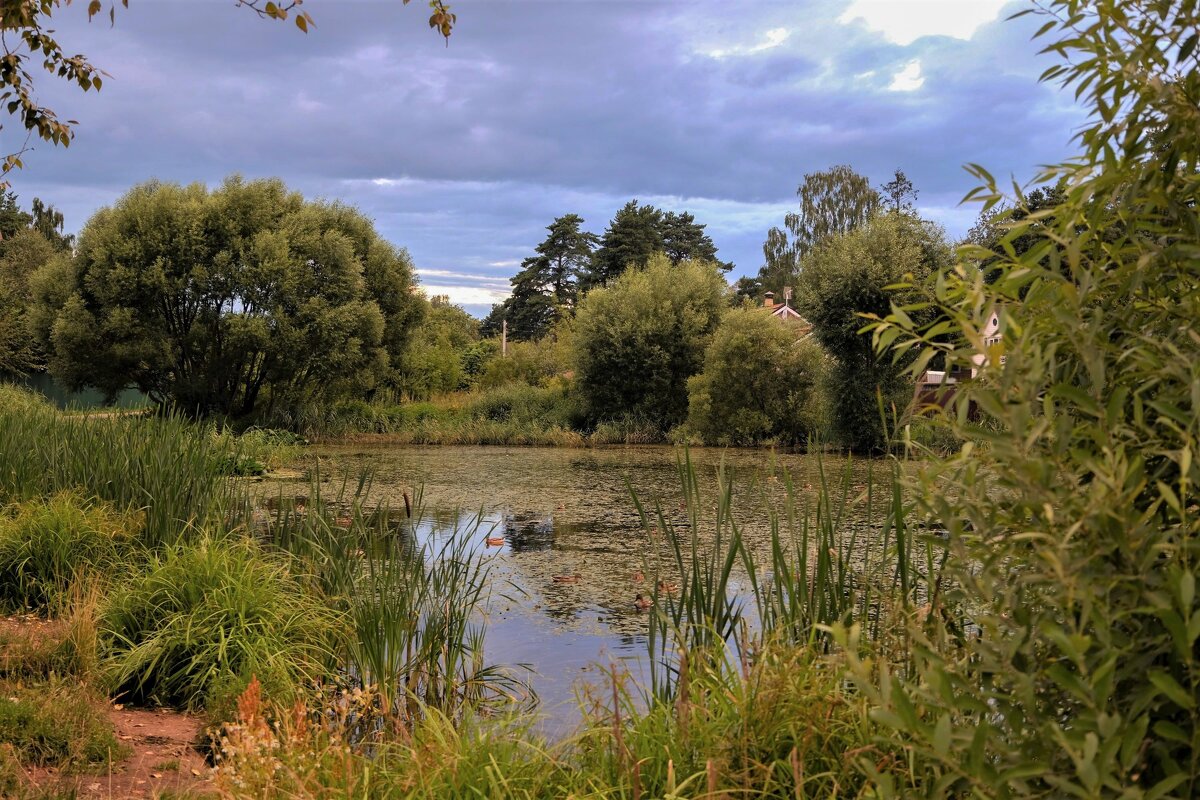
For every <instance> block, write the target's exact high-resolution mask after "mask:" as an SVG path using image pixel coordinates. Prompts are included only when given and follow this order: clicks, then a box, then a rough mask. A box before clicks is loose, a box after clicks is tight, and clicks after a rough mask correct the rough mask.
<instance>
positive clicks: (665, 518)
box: [631, 450, 938, 700]
mask: <svg viewBox="0 0 1200 800" xmlns="http://www.w3.org/2000/svg"><path fill="white" fill-rule="evenodd" d="M851 469H852V464H851V462H850V460H849V459H847V461H846V463H845V468H844V470H843V472H842V475H841V478H840V480H838V481H837V482H834V481H832V480H831V479H830V476H829V475H828V474H827V472H826V470H825V466H824V460H823V459H822V458H820V457H819V458H818V460H817V481H818V483H817V486H816V487H815V489H813V488H812V487H810V491H804V492H801V491H799V490H798V489H797V486H796V484H795V482H794V481H793V479H792V476H791V475H790V474H788V472H787V471H786V470H785V471H783V472H782V475H781V476H779V478H778V479H779V480H780V481H781V482H782V485H783V488H784V498H783V502H782V504H781V506H782V507H779V505H777V504H775V503H772V502H770V501H769V500H768V499H767V498H765V497H764V498H762V502H763V505H764V506H765V508H766V514H767V517H768V520H769V531H768V543H767V548H766V549H767V556H766V557H765V559H764V558H763V557H762V555H761V549H760V548H755V547H754V546H752V545H751V543H749V542H747V540H746V538H745V536H744V534H743V530H742V525H741V523H739V522H738V515H736V514H735V513H734V507H735V504H736V503H738V502H745V499H744V498H735V496H734V489H733V486H734V482H733V480H732V476H731V475H730V474H729V472H728V471H727V470H726V469H725V468H724V467H723V466H722V467H720V468H718V469H717V473H716V476H715V477H716V481H715V490H714V492H713V496H712V497H711V498H708V497H705V496H704V493H703V491H702V484H701V481H700V480H699V476H698V474H697V469H696V467H695V466H694V465H693V464H692V462H691V457H690V454H689V453H688V451H686V450H684V451H683V455H682V456H681V458H680V460H679V464H678V474H679V481H680V485H681V487H682V489H683V497H684V505H685V507H686V512H687V513H686V517H687V519H686V522H683V523H677V522H675V520H674V519H673V518H672V517H671V516H669V515H667V514H665V513H664V511H663V509H662V506H661V504H656V505H655V506H653V507H652V508H649V509H648V508H647V506H646V505H644V504H643V503H642V502H641V500H640V499H639V498H638V497H637V495H636V493H634V503H635V505H636V506H637V508H638V511H639V513H640V514H641V516H642V521H643V524H644V525H645V527H646V529H647V530H648V531H649V532H650V538H651V544H652V547H651V548H650V549H651V551H652V552H653V551H656V550H658V549H659V547H658V542H657V541H656V540H658V539H661V540H662V542H664V543H665V545H666V547H665V550H666V552H667V553H668V557H667V559H666V562H665V564H664V563H655V564H650V565H648V574H649V575H650V576H652V581H651V583H650V587H651V594H652V599H653V601H654V613H652V614H651V615H650V621H649V625H648V635H647V642H648V647H649V651H650V659H651V686H650V693H651V695H652V696H653V697H655V698H659V699H660V700H669V699H670V698H672V697H674V696H675V693H676V692H677V691H678V688H679V687H678V681H679V679H680V673H681V669H682V666H681V660H683V659H686V658H689V657H694V656H691V655H690V654H699V655H701V656H703V657H704V658H713V657H714V656H716V655H720V657H721V658H722V659H726V660H729V659H732V660H733V661H735V662H736V661H740V660H745V659H747V658H752V657H753V654H754V653H755V652H757V651H758V650H761V649H762V648H763V647H764V646H765V643H767V642H770V643H772V644H773V645H780V644H784V645H788V646H793V647H804V648H815V649H816V650H818V651H820V652H830V651H831V650H833V649H834V639H833V636H832V634H831V631H830V628H831V626H834V625H854V624H861V625H862V626H863V628H864V631H865V632H866V633H867V634H868V638H869V639H871V640H880V639H883V638H886V634H887V633H888V631H887V630H886V629H885V626H887V625H889V623H890V622H892V621H894V619H895V618H896V616H895V613H896V611H897V609H899V610H901V611H902V610H903V609H905V608H909V607H911V606H912V605H913V604H914V603H919V602H922V599H923V598H926V597H928V595H929V593H930V576H936V574H937V571H938V570H937V567H938V565H937V564H935V563H934V562H935V559H934V555H933V553H934V550H933V548H932V547H931V546H929V545H928V544H926V545H925V546H924V547H918V546H917V544H916V542H917V539H916V537H915V536H914V535H913V533H912V532H911V531H910V529H909V525H908V522H907V520H908V519H909V516H910V513H911V509H910V507H909V506H908V505H906V504H905V501H904V494H903V491H902V489H901V479H902V476H901V474H900V467H899V465H894V466H893V468H892V471H891V473H890V474H889V475H888V476H887V479H886V484H885V485H886V488H887V489H888V491H887V492H886V495H885V496H884V497H882V498H879V497H877V494H878V491H877V488H876V484H877V480H876V478H875V477H874V467H873V466H872V467H870V468H869V473H868V479H867V486H866V488H865V490H864V491H862V493H861V495H859V496H852V495H851ZM631 491H632V490H631ZM706 503H709V504H710V505H711V507H712V508H713V509H714V514H713V516H712V517H711V521H712V524H711V527H710V528H708V529H707V530H706V525H705V519H706V517H705V516H704V515H703V513H702V511H703V509H704V506H705V504H706ZM852 507H856V511H857V512H858V513H856V514H855V515H853V521H852V515H851V513H850V511H851V508H852Z"/></svg>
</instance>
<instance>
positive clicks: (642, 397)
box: [575, 253, 728, 430]
mask: <svg viewBox="0 0 1200 800" xmlns="http://www.w3.org/2000/svg"><path fill="white" fill-rule="evenodd" d="M727 291H728V287H727V285H726V283H725V280H724V279H723V278H722V277H721V273H720V270H719V269H718V268H717V266H716V265H715V264H712V263H709V262H704V261H684V262H682V263H680V264H672V263H671V260H670V259H669V258H667V257H666V256H665V255H663V254H661V253H659V254H656V255H654V256H652V257H651V258H650V260H649V262H648V263H647V264H646V266H645V267H644V268H640V269H631V270H629V271H627V272H625V273H623V274H622V275H620V276H619V277H618V278H616V279H615V280H614V281H613V282H612V283H611V284H610V285H608V286H605V287H600V288H597V289H594V290H593V291H591V292H590V293H588V294H587V295H586V296H585V297H584V298H583V301H582V302H581V303H580V304H579V313H578V315H577V317H576V324H575V352H576V361H577V370H576V380H577V381H578V384H579V389H580V392H581V394H582V395H583V398H584V400H585V402H586V403H587V405H588V412H589V415H590V417H591V418H592V420H606V419H616V418H621V417H637V418H640V419H642V420H644V421H646V422H649V423H651V424H656V425H658V426H660V427H661V428H663V429H664V430H665V429H667V428H669V427H671V426H673V425H677V424H679V423H680V422H682V421H683V420H684V418H685V417H686V416H687V402H688V401H687V379H688V378H690V377H691V376H693V375H695V374H696V373H697V372H699V371H700V368H701V366H702V365H703V362H704V350H705V348H706V347H707V346H708V341H709V339H710V337H711V336H712V332H713V331H714V330H715V329H716V327H717V323H718V322H719V320H720V316H721V312H722V311H723V310H724V308H725V306H726V299H725V294H726V292H727Z"/></svg>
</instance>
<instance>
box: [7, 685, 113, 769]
mask: <svg viewBox="0 0 1200 800" xmlns="http://www.w3.org/2000/svg"><path fill="white" fill-rule="evenodd" d="M101 702H102V700H101V698H99V697H97V696H96V695H95V693H94V692H93V691H92V690H90V689H87V688H85V687H83V686H81V685H79V684H71V683H66V682H62V681H50V682H47V683H42V684H39V685H37V686H35V687H25V686H19V685H16V684H11V683H5V684H0V746H2V745H8V746H10V747H11V748H12V752H13V753H14V754H15V755H16V757H17V759H18V760H19V761H20V762H21V763H22V764H25V765H28V766H35V767H59V768H86V767H95V766H100V765H103V764H107V763H109V762H111V761H112V760H114V759H118V758H120V757H122V756H123V755H124V747H123V746H122V745H121V743H120V742H118V741H117V738H116V736H114V735H113V730H112V725H111V724H110V723H109V722H108V720H107V719H106V718H105V716H104V712H103V711H102V710H101V705H100V704H101Z"/></svg>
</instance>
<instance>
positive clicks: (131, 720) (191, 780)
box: [30, 705, 214, 800]
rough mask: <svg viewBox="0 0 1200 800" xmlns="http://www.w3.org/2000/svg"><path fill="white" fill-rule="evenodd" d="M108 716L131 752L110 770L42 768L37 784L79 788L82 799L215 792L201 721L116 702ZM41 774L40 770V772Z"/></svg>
mask: <svg viewBox="0 0 1200 800" xmlns="http://www.w3.org/2000/svg"><path fill="white" fill-rule="evenodd" d="M108 716H109V719H110V720H111V721H112V724H113V730H114V731H115V733H116V736H117V739H119V740H120V742H121V744H123V745H125V746H126V747H128V748H129V749H130V751H131V753H130V755H129V757H128V758H125V759H124V760H122V761H120V762H117V763H115V764H113V766H112V770H111V771H110V772H105V773H102V774H98V773H90V774H85V775H68V774H58V773H57V772H56V771H54V770H38V771H35V772H34V773H33V774H31V775H30V779H31V782H32V783H33V784H34V785H35V786H47V787H48V786H56V787H63V788H65V787H64V784H65V785H66V786H67V787H74V788H75V790H76V792H77V797H79V798H81V800H83V799H84V798H87V799H88V800H118V799H119V798H126V797H128V798H136V797H145V798H151V797H157V796H159V795H161V794H163V793H164V792H171V793H173V794H175V795H183V796H187V797H209V796H213V795H214V791H213V789H212V785H211V783H210V780H209V775H210V773H211V769H210V767H209V766H208V764H207V763H205V761H204V756H203V754H201V753H200V751H199V750H197V749H196V742H197V741H199V737H200V731H201V727H202V725H203V723H202V721H201V720H200V719H199V718H198V717H193V716H190V715H187V714H180V713H178V712H175V711H167V710H158V711H151V710H147V709H130V708H123V707H121V706H119V705H114V706H111V707H110V708H109V711H108ZM39 773H40V774H39Z"/></svg>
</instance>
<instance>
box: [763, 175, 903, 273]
mask: <svg viewBox="0 0 1200 800" xmlns="http://www.w3.org/2000/svg"><path fill="white" fill-rule="evenodd" d="M896 174H897V176H898V177H899V176H900V175H902V173H900V171H899V170H897V173H896ZM796 195H797V196H798V197H799V198H800V207H799V209H797V210H796V211H793V212H790V213H789V214H787V216H785V217H784V226H785V227H786V228H787V230H786V231H784V230H782V229H780V228H771V230H770V231H768V232H767V240H766V242H764V243H763V266H762V269H761V270H760V271H759V281H760V283H761V284H762V287H763V289H764V291H765V290H770V291H773V292H779V291H781V290H782V289H783V287H784V286H788V285H791V284H792V282H793V281H794V280H795V278H796V275H797V274H798V273H799V271H800V269H801V267H802V262H803V260H804V258H805V256H807V255H808V253H809V252H811V251H812V249H813V248H814V247H816V246H817V245H818V244H820V243H821V242H822V241H824V240H825V239H828V238H829V237H831V236H837V235H839V234H843V233H848V232H850V231H852V230H854V229H855V228H856V227H858V226H859V225H862V224H863V223H865V222H866V221H867V220H869V219H870V218H871V217H872V215H874V214H875V212H876V211H878V210H879V208H880V204H881V202H882V199H881V198H880V196H879V192H877V191H875V189H873V188H871V182H870V181H869V180H868V179H867V178H866V177H865V176H863V175H860V174H858V173H857V172H855V171H854V170H853V169H852V168H851V167H849V166H846V165H844V164H843V165H838V166H834V167H830V168H829V169H828V170H825V171H824V172H812V173H809V174H807V175H805V176H804V180H803V182H801V184H800V186H799V187H798V188H797V189H796ZM789 233H790V236H789Z"/></svg>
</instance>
